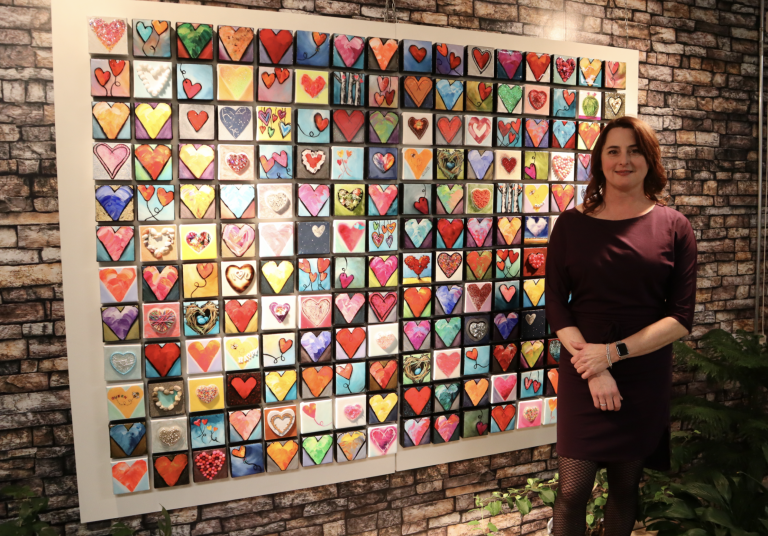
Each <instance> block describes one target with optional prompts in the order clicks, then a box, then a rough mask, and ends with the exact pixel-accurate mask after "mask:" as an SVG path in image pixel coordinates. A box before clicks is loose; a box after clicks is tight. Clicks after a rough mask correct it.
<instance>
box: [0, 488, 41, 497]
mask: <svg viewBox="0 0 768 536" xmlns="http://www.w3.org/2000/svg"><path fill="white" fill-rule="evenodd" d="M0 495H7V496H8V497H11V498H13V499H28V498H31V497H34V496H35V492H34V491H32V488H30V487H29V486H6V487H4V488H2V489H0Z"/></svg>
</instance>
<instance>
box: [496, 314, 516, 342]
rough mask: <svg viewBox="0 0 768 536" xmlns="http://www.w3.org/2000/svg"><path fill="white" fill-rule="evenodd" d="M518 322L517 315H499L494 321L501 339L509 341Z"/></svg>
mask: <svg viewBox="0 0 768 536" xmlns="http://www.w3.org/2000/svg"><path fill="white" fill-rule="evenodd" d="M518 320H519V319H518V317H517V313H509V314H508V315H507V316H504V315H503V314H497V315H496V316H495V317H494V319H493V323H494V324H496V327H497V328H498V330H499V333H500V334H501V337H502V338H503V339H508V338H509V335H510V334H511V333H512V330H513V329H515V326H517V322H518Z"/></svg>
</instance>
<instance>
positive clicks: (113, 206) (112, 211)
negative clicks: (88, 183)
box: [96, 185, 133, 221]
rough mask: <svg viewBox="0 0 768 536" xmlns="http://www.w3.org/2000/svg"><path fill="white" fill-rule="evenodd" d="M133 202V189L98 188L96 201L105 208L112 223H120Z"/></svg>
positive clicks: (126, 187)
mask: <svg viewBox="0 0 768 536" xmlns="http://www.w3.org/2000/svg"><path fill="white" fill-rule="evenodd" d="M131 200H133V188H131V187H130V186H120V187H119V188H117V189H116V190H113V189H112V187H111V186H106V185H105V186H99V187H97V188H96V201H98V202H99V204H100V205H101V206H102V207H103V208H104V211H105V212H106V213H107V215H108V216H109V217H110V218H112V221H118V220H119V219H120V215H121V214H122V213H123V211H124V210H125V207H127V206H128V204H129V203H130V202H131Z"/></svg>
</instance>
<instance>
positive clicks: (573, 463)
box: [554, 456, 597, 536]
mask: <svg viewBox="0 0 768 536" xmlns="http://www.w3.org/2000/svg"><path fill="white" fill-rule="evenodd" d="M558 472H559V473H560V487H559V489H558V491H557V500H556V501H555V521H554V529H555V530H554V532H555V536H584V531H585V530H586V528H587V501H589V496H590V495H591V494H592V487H593V486H594V484H595V474H596V473H597V462H591V461H588V460H574V459H573V458H564V457H562V456H560V458H559V459H558Z"/></svg>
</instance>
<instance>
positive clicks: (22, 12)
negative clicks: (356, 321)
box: [0, 0, 759, 536]
mask: <svg viewBox="0 0 768 536" xmlns="http://www.w3.org/2000/svg"><path fill="white" fill-rule="evenodd" d="M49 2H50V0H0V82H1V83H2V86H1V89H2V92H1V93H2V98H1V99H0V481H19V482H20V483H24V484H27V485H30V486H32V487H33V488H34V489H36V490H38V491H40V492H41V493H45V494H46V495H47V496H49V497H50V499H51V503H50V512H49V513H48V514H46V516H45V517H46V519H47V520H48V521H49V522H51V523H54V524H55V525H56V527H57V529H58V530H59V531H60V532H61V533H65V532H66V533H67V534H71V535H79V534H93V535H100V534H106V532H107V531H106V530H105V529H107V528H108V526H109V524H110V523H109V522H102V523H95V524H90V525H88V526H85V525H80V523H79V520H78V509H77V496H76V490H77V482H76V478H75V476H74V475H75V467H74V453H73V447H72V429H71V424H70V422H71V417H70V414H69V391H68V376H67V358H66V348H65V338H64V335H65V326H64V320H63V318H64V316H63V302H62V299H63V296H62V290H61V265H60V263H59V261H60V257H59V231H58V215H57V210H58V204H57V203H58V202H57V182H56V162H55V146H54V135H55V133H54V117H53V72H52V65H51V27H50V26H51V22H50V20H51V18H50V7H49V5H48V4H49ZM196 3H207V4H210V5H227V6H231V7H237V8H254V9H271V10H279V9H282V10H295V11H300V12H314V13H318V14H323V15H335V16H344V17H360V18H372V19H381V18H382V17H383V16H384V8H383V2H382V1H381V0H360V1H359V2H343V1H338V0H238V1H232V2H228V3H221V2H196ZM618 4H619V5H618V6H617V5H616V3H614V1H613V0H587V1H585V2H577V1H564V0H517V2H515V0H510V1H509V2H492V1H487V0H474V1H473V0H399V1H397V6H398V8H397V13H398V18H399V19H400V20H404V21H410V22H413V23H419V24H432V25H438V26H444V25H449V26H452V27H461V28H472V29H479V30H486V31H494V32H503V33H508V34H511V35H531V36H538V37H543V38H550V39H566V40H572V41H579V42H588V43H595V44H600V45H612V46H621V47H629V48H634V49H637V50H640V51H641V55H640V61H641V64H640V94H639V99H640V103H639V104H640V114H641V117H642V118H643V119H644V120H645V121H647V122H648V123H650V124H651V125H652V126H653V127H654V128H656V130H657V131H658V134H659V138H660V139H661V143H662V150H663V155H664V157H665V165H666V167H667V169H668V170H669V172H670V176H671V180H670V183H669V196H670V197H669V200H670V203H671V204H673V205H675V206H676V207H677V208H678V209H679V210H680V211H681V212H683V213H684V214H686V215H687V216H688V217H689V218H690V220H691V222H692V224H693V227H694V229H695V232H696V236H697V238H698V239H699V252H700V257H699V292H698V305H697V314H696V327H695V328H694V334H693V336H692V341H693V342H692V344H695V340H696V339H697V338H699V337H700V336H701V335H702V334H703V333H704V332H706V331H707V330H709V329H711V328H714V327H722V328H724V329H726V330H733V329H738V328H745V329H751V326H752V317H753V309H754V301H753V300H754V286H753V285H754V270H755V262H754V255H755V253H754V252H755V249H756V242H755V236H756V229H755V225H756V209H755V205H756V203H757V197H756V193H757V177H756V174H755V171H756V168H757V164H756V162H757V153H756V148H757V140H756V135H757V117H756V113H757V87H758V80H757V72H758V71H757V69H758V65H757V64H758V57H757V52H758V41H757V40H758V20H757V19H758V16H759V15H757V10H758V1H757V0H741V1H740V2H728V1H724V0H720V1H719V2H718V1H715V0H685V1H681V2H660V1H657V0H620V1H619V2H618ZM625 17H626V19H627V22H626V23H625ZM693 380H694V378H693V377H692V376H691V375H689V374H682V373H681V374H676V375H675V390H676V392H678V393H684V392H689V393H694V394H705V393H707V392H708V389H710V388H708V387H707V386H706V385H705V384H703V383H701V382H694V381H693ZM556 467H557V460H556V454H554V452H553V449H552V448H551V447H548V446H545V447H540V448H536V449H528V450H523V451H518V452H514V453H506V454H500V455H497V456H492V457H484V458H478V459H473V460H469V461H465V462H458V463H453V464H449V465H441V466H436V467H430V468H426V469H421V470H416V471H407V472H403V473H397V474H394V475H389V476H383V477H379V478H373V479H368V480H365V481H359V482H353V483H351V484H341V485H330V486H324V487H320V488H314V489H310V490H301V491H295V492H289V493H284V494H279V495H274V496H265V497H257V498H253V499H244V500H240V501H233V502H229V503H221V504H215V505H210V506H203V507H197V508H187V509H183V510H178V511H175V512H173V519H174V524H175V525H176V526H175V530H174V534H175V535H176V536H183V535H191V536H202V535H206V534H222V533H229V534H230V535H231V536H257V535H261V534H277V533H279V534H280V536H294V535H299V534H301V535H302V536H304V535H309V536H320V535H323V536H340V535H345V534H375V533H376V531H378V533H379V534H381V535H395V534H427V533H428V534H429V536H458V535H460V534H464V533H465V532H466V529H465V528H464V527H463V525H460V524H459V523H461V522H464V521H467V520H469V519H470V518H472V517H473V516H474V514H467V513H466V511H467V510H469V509H470V508H472V507H473V506H474V505H473V499H472V498H473V494H474V493H477V492H489V491H490V490H493V489H499V488H500V487H501V488H505V487H507V486H513V485H519V484H522V483H524V482H525V478H527V477H529V476H532V475H539V476H543V477H549V476H550V475H551V474H552V473H553V472H554V470H555V469H556ZM538 506H539V507H538V508H536V509H535V510H534V511H533V512H531V514H529V515H528V516H525V517H523V518H521V517H520V515H519V513H518V512H509V511H507V510H506V508H505V511H504V512H503V513H502V515H501V516H499V518H498V519H496V520H495V523H496V525H497V526H498V527H500V528H503V529H504V530H503V532H504V533H505V534H521V533H522V534H528V533H536V532H543V531H545V528H544V526H545V523H546V519H547V518H548V517H549V516H550V515H551V512H550V510H549V509H548V508H545V507H541V505H538ZM16 507H17V505H15V504H14V503H1V502H0V515H13V514H14V512H15V509H16ZM127 521H128V522H129V524H131V525H132V526H133V527H135V528H137V529H148V528H149V529H151V528H152V527H154V526H155V525H154V524H155V523H156V521H157V516H155V515H148V516H137V517H134V518H130V519H128V520H127ZM145 533H146V531H145Z"/></svg>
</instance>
